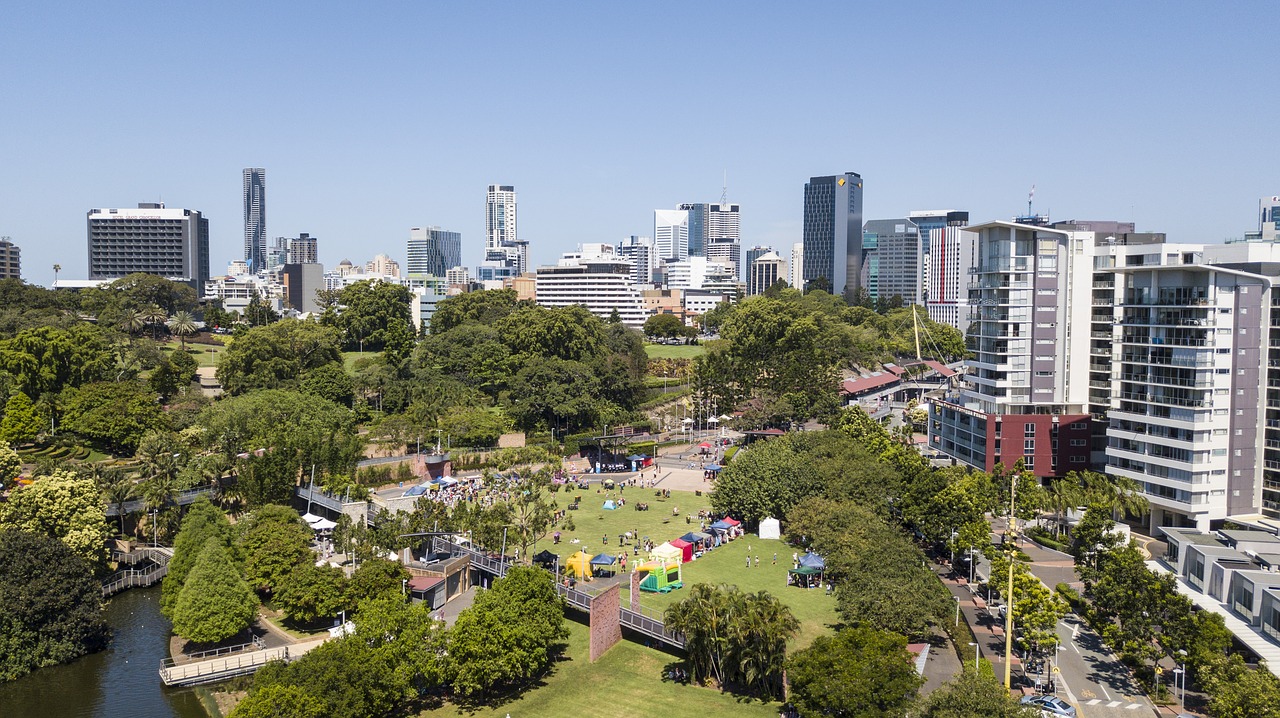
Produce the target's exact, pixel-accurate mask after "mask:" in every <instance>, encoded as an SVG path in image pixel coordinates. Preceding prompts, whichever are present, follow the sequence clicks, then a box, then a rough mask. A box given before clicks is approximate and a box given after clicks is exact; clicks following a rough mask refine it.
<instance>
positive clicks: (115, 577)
mask: <svg viewBox="0 0 1280 718" xmlns="http://www.w3.org/2000/svg"><path fill="white" fill-rule="evenodd" d="M172 558H173V549H171V548H168V547H154V548H153V547H146V548H139V549H135V550H133V551H130V552H128V553H125V552H124V551H112V552H111V560H112V561H115V562H116V563H117V564H118V565H120V566H128V567H129V568H122V569H121V570H119V571H116V572H115V573H113V574H111V575H110V576H108V577H107V579H106V580H105V581H103V582H102V597H103V598H110V597H111V596H114V595H115V594H117V593H120V592H121V591H123V590H125V589H126V588H135V587H140V586H152V585H155V584H156V582H158V581H160V580H161V579H163V578H164V577H165V576H166V575H168V573H169V561H170V560H171V559H172ZM138 564H144V565H143V567H142V568H138Z"/></svg>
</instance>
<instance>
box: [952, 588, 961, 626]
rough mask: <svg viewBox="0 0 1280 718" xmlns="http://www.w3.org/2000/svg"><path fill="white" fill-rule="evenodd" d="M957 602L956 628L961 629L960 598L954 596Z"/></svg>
mask: <svg viewBox="0 0 1280 718" xmlns="http://www.w3.org/2000/svg"><path fill="white" fill-rule="evenodd" d="M952 598H954V599H955V600H956V628H959V627H960V597H959V596H952Z"/></svg>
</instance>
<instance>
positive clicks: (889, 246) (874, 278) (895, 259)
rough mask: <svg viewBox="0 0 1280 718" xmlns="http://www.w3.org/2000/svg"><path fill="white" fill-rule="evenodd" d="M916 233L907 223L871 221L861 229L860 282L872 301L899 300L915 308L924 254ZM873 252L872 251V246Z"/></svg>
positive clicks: (895, 220) (922, 270) (911, 223)
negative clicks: (862, 253) (861, 261)
mask: <svg viewBox="0 0 1280 718" xmlns="http://www.w3.org/2000/svg"><path fill="white" fill-rule="evenodd" d="M920 240H921V237H920V229H919V228H918V227H917V226H916V223H915V222H912V221H911V220H909V219H905V218H903V219H873V220H871V221H869V222H867V223H866V225H864V226H863V228H862V246H863V249H864V250H865V253H866V255H867V259H866V260H865V261H864V262H863V273H862V278H861V279H862V282H863V284H864V286H866V287H867V291H868V292H869V293H870V295H871V298H872V299H893V298H894V297H899V298H901V300H902V302H903V303H904V304H919V303H920V302H921V301H922V299H921V292H920V279H921V277H923V276H924V266H925V265H924V252H923V251H921V247H920ZM873 244H874V247H875V249H874V250H872V249H871V247H872V246H873Z"/></svg>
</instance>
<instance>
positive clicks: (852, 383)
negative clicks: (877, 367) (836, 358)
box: [840, 372, 900, 394]
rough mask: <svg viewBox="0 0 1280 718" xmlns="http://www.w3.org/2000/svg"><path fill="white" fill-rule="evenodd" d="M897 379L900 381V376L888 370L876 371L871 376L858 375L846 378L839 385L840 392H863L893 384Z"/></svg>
mask: <svg viewBox="0 0 1280 718" xmlns="http://www.w3.org/2000/svg"><path fill="white" fill-rule="evenodd" d="M898 381H900V377H898V376H895V375H893V374H890V373H888V372H877V373H875V374H872V375H871V376H864V377H859V378H857V379H846V380H845V382H844V384H843V385H841V388H840V393H841V394H861V393H863V392H868V391H871V390H872V389H879V388H880V387H882V386H888V385H890V384H894V383H896V382H898Z"/></svg>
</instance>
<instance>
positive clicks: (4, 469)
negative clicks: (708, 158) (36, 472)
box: [0, 441, 22, 491]
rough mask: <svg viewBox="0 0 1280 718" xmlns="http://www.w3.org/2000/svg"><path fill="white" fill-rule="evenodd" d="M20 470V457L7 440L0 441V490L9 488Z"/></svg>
mask: <svg viewBox="0 0 1280 718" xmlns="http://www.w3.org/2000/svg"><path fill="white" fill-rule="evenodd" d="M21 472H22V459H21V458H19V457H18V452H16V451H14V450H13V447H11V446H9V444H8V442H6V441H0V491H3V490H4V489H7V488H9V484H11V483H13V481H15V480H16V479H17V478H18V474H19V473H21Z"/></svg>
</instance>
